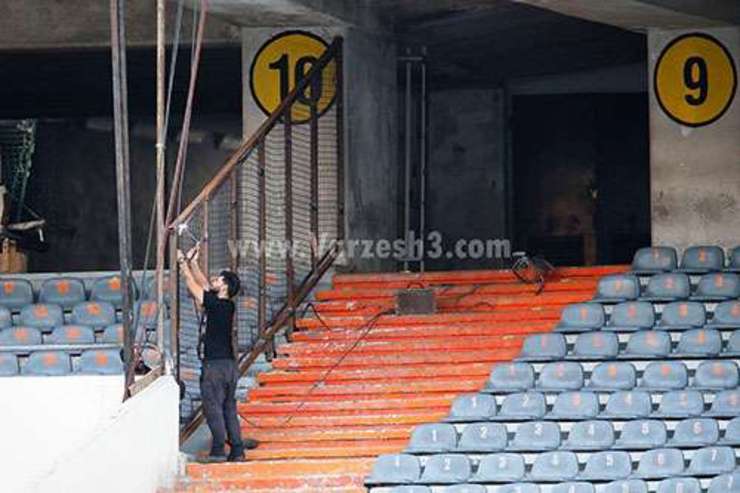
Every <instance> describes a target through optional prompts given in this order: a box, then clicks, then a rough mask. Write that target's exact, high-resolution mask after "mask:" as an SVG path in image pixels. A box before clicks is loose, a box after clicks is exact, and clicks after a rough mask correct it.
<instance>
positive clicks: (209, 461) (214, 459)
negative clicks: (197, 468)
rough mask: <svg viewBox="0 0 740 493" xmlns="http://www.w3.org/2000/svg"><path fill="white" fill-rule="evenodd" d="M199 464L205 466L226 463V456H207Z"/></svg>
mask: <svg viewBox="0 0 740 493" xmlns="http://www.w3.org/2000/svg"><path fill="white" fill-rule="evenodd" d="M198 462H201V463H203V464H217V463H219V462H226V456H225V455H207V456H206V457H203V458H202V459H200V460H199V461H198Z"/></svg>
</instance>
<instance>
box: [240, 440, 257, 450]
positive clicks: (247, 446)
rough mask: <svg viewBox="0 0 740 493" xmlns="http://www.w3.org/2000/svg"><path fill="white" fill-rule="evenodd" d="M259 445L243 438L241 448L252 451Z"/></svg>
mask: <svg viewBox="0 0 740 493" xmlns="http://www.w3.org/2000/svg"><path fill="white" fill-rule="evenodd" d="M259 444H260V442H258V441H257V440H255V439H254V438H245V439H243V440H242V446H243V447H244V449H245V450H252V449H255V448H257V446H258V445H259Z"/></svg>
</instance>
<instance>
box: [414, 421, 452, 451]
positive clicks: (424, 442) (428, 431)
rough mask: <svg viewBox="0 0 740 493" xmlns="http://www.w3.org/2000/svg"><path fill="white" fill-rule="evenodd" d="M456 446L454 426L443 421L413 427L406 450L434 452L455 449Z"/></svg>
mask: <svg viewBox="0 0 740 493" xmlns="http://www.w3.org/2000/svg"><path fill="white" fill-rule="evenodd" d="M456 446H457V432H456V431H455V427H454V426H452V425H451V424H444V423H430V424H423V425H419V426H417V427H416V428H414V431H413V432H412V433H411V440H410V442H409V446H408V448H407V449H406V452H408V453H412V454H413V453H425V454H435V453H441V452H449V451H451V450H455V447H456Z"/></svg>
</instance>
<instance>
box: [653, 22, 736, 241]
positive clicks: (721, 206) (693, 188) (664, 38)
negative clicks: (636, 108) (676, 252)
mask: <svg viewBox="0 0 740 493" xmlns="http://www.w3.org/2000/svg"><path fill="white" fill-rule="evenodd" d="M705 32H708V33H709V34H711V35H712V36H714V37H716V38H717V39H719V40H720V41H721V42H722V43H723V44H724V45H725V46H726V47H727V48H728V49H729V50H730V51H731V53H732V55H733V58H734V60H735V65H736V67H740V29H739V28H728V29H712V30H708V31H705ZM682 33H683V31H661V30H656V29H651V30H650V31H649V36H648V42H649V67H650V77H652V76H653V75H652V74H653V71H654V68H655V64H656V61H657V59H658V56H659V55H660V52H661V51H662V49H663V47H664V46H665V45H666V44H667V43H669V42H670V41H671V40H672V39H674V38H675V37H677V36H678V35H680V34H682ZM650 88H651V89H650V172H651V193H650V196H651V201H652V203H651V209H652V236H653V244H666V245H674V246H676V247H678V248H685V247H687V246H688V245H692V244H718V245H722V246H724V247H733V246H735V245H737V244H739V243H740V233H738V232H739V231H740V97H739V96H738V95H737V94H736V95H735V98H734V101H733V103H732V106H731V107H730V108H729V109H728V110H727V112H726V113H725V114H724V115H723V116H722V117H721V118H720V119H719V120H717V121H715V122H714V123H711V124H709V125H706V126H703V127H698V128H690V127H686V126H683V125H680V124H679V123H677V122H675V121H673V120H672V119H670V118H669V117H668V116H667V115H666V114H665V113H664V112H663V110H662V109H661V108H660V106H659V105H658V103H657V100H656V97H655V94H654V92H653V85H652V84H651V85H650Z"/></svg>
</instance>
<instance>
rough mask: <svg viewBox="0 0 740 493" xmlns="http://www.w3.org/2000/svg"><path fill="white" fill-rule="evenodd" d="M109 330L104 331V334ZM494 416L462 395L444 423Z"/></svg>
mask: <svg viewBox="0 0 740 493" xmlns="http://www.w3.org/2000/svg"><path fill="white" fill-rule="evenodd" d="M109 328H110V327H109ZM109 328H107V329H106V332H107V331H108V329H109ZM103 338H105V334H103ZM495 415H496V399H495V398H494V397H493V396H492V395H488V394H464V395H461V396H458V397H456V398H455V400H454V401H452V408H451V410H450V415H449V416H448V417H447V419H446V420H445V421H449V422H452V423H465V422H468V421H485V420H487V419H488V418H490V417H492V416H495Z"/></svg>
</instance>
